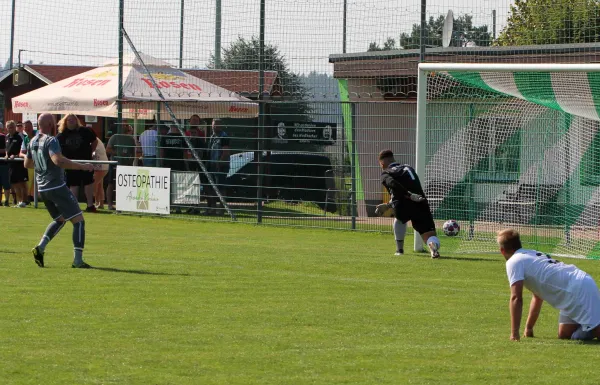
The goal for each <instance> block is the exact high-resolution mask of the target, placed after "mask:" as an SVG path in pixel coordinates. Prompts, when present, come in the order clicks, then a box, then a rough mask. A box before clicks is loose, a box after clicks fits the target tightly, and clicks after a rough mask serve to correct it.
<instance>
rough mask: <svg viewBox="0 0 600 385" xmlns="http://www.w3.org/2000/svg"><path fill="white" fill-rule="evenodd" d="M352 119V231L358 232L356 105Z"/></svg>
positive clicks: (351, 108)
mask: <svg viewBox="0 0 600 385" xmlns="http://www.w3.org/2000/svg"><path fill="white" fill-rule="evenodd" d="M350 111H351V115H352V117H351V119H352V136H351V137H350V179H351V185H352V187H351V188H352V192H351V193H350V197H351V202H352V204H351V205H352V230H356V216H357V209H356V122H355V119H354V116H355V105H354V103H352V104H350Z"/></svg>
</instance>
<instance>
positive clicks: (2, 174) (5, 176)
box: [0, 164, 10, 190]
mask: <svg viewBox="0 0 600 385" xmlns="http://www.w3.org/2000/svg"><path fill="white" fill-rule="evenodd" d="M0 186H2V187H3V188H4V189H6V190H8V189H9V188H10V174H9V171H8V165H5V164H3V165H0Z"/></svg>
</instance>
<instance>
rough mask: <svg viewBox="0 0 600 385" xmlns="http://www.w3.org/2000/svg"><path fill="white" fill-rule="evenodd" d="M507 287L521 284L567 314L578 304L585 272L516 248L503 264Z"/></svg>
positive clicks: (543, 255)
mask: <svg viewBox="0 0 600 385" xmlns="http://www.w3.org/2000/svg"><path fill="white" fill-rule="evenodd" d="M506 274H507V275H508V281H509V283H510V286H512V285H513V284H514V283H515V282H518V281H523V286H525V287H526V288H527V289H529V290H530V291H531V292H532V293H534V294H535V295H537V296H538V297H540V298H542V299H543V300H544V301H546V302H548V303H549V304H550V305H552V306H553V307H555V308H556V309H559V310H561V311H564V312H566V313H567V314H570V313H572V311H573V310H574V309H575V308H577V307H578V306H579V305H580V303H581V300H582V299H581V298H579V297H580V292H581V284H582V282H583V279H584V278H585V277H587V276H588V275H587V273H586V272H585V271H583V270H580V269H578V268H577V267H576V266H574V265H567V264H564V263H562V262H559V261H556V260H555V259H552V258H550V257H549V256H547V255H546V254H544V253H541V252H539V251H535V250H525V249H519V250H517V251H516V252H515V254H514V255H513V256H512V257H510V259H509V260H508V261H506Z"/></svg>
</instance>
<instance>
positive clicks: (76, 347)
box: [0, 208, 600, 384]
mask: <svg viewBox="0 0 600 385" xmlns="http://www.w3.org/2000/svg"><path fill="white" fill-rule="evenodd" d="M0 215H1V216H2V218H3V220H4V223H5V224H6V225H5V227H4V229H3V232H2V235H3V237H2V239H3V241H2V243H1V244H0V279H1V280H2V290H3V292H2V296H1V297H0V314H2V316H0V343H1V346H2V349H1V350H0V379H1V380H0V382H1V383H3V384H42V383H43V384H373V383H377V384H405V383H410V384H431V383H439V384H482V383H485V384H492V383H498V384H500V383H506V384H509V383H510V384H512V383H526V384H554V383H573V384H575V383H576V384H595V383H597V382H598V380H597V378H596V376H595V373H596V368H597V363H596V360H597V356H598V349H600V346H599V345H598V344H594V343H592V344H583V343H577V342H571V341H559V340H557V339H556V337H555V335H556V321H557V312H556V311H555V310H553V309H551V308H550V307H547V306H545V307H544V308H543V310H542V315H541V316H540V320H539V322H538V326H537V328H536V335H537V337H536V338H535V339H530V340H524V341H522V342H521V343H514V342H510V341H508V336H509V318H508V284H507V280H506V276H505V269H504V264H503V263H502V260H501V257H500V256H490V255H480V256H477V255H468V256H461V255H455V254H452V253H450V254H446V258H443V259H440V260H436V261H434V260H431V259H430V258H428V257H427V255H426V254H416V253H408V254H407V255H405V256H403V257H394V256H393V255H392V254H393V251H394V244H393V239H392V237H391V236H390V235H379V234H365V233H352V232H338V231H328V230H309V229H286V228H276V227H262V226H255V225H246V224H232V223H214V222H213V223H204V222H190V221H178V220H171V219H160V218H140V217H130V216H118V215H100V214H97V215H86V230H87V239H86V252H85V258H86V260H87V261H88V262H89V263H90V264H92V265H93V266H95V267H97V268H96V269H93V270H75V269H71V268H70V264H71V260H72V249H71V226H70V225H67V226H65V228H64V229H63V231H62V233H61V234H60V235H59V236H58V237H57V238H56V239H55V240H54V241H53V242H52V243H51V244H50V246H49V247H48V250H47V255H46V264H47V266H48V267H47V268H45V269H39V268H38V267H37V266H36V265H35V264H34V262H33V259H32V257H31V254H30V249H31V247H32V246H33V245H35V244H36V242H37V241H38V239H39V237H40V235H41V232H42V231H43V229H44V228H45V226H46V225H47V223H48V221H49V217H48V216H47V214H46V213H45V212H44V211H42V210H33V209H14V208H0ZM441 239H442V244H443V245H444V243H446V244H447V245H448V244H451V242H449V239H448V238H446V237H441ZM410 242H411V240H410V239H407V243H409V244H410ZM442 247H444V246H442ZM443 251H444V249H442V255H443V256H444V253H443ZM567 262H568V263H576V264H577V265H578V266H580V267H582V268H583V269H584V270H586V271H588V272H589V273H590V274H592V275H593V276H594V277H596V278H600V265H599V264H598V261H589V260H569V261H567ZM529 298H530V297H529V295H528V296H527V297H526V301H527V300H528V299H529ZM526 308H527V302H526V305H525V309H526Z"/></svg>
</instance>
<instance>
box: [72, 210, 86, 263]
mask: <svg viewBox="0 0 600 385" xmlns="http://www.w3.org/2000/svg"><path fill="white" fill-rule="evenodd" d="M84 245H85V221H81V222H77V223H74V224H73V250H74V258H73V265H74V266H80V265H82V264H83V263H84V262H83V247H84Z"/></svg>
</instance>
